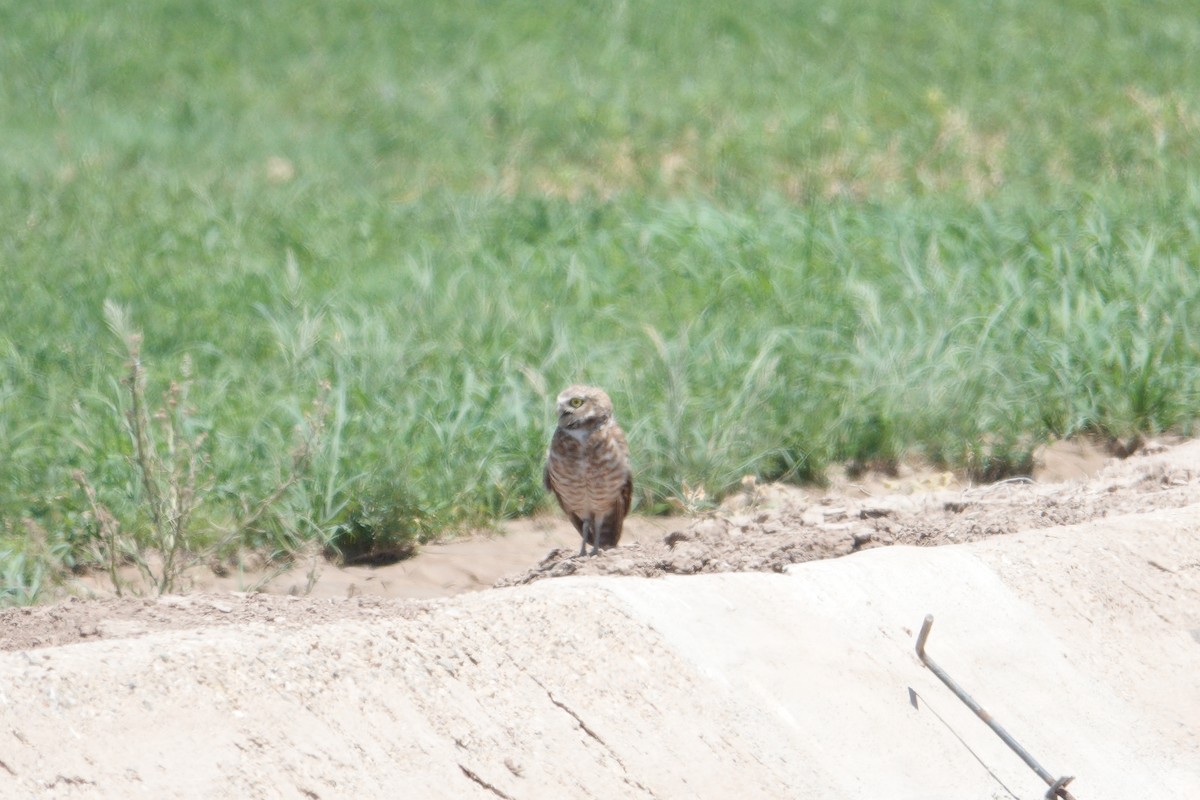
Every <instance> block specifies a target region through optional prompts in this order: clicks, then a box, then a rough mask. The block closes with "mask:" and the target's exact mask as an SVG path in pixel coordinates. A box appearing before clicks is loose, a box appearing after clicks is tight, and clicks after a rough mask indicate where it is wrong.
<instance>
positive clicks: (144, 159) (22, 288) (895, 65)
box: [0, 0, 1200, 602]
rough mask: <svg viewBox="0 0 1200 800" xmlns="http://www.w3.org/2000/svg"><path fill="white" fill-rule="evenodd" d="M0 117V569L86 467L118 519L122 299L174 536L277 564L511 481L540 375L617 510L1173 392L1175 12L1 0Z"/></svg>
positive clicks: (526, 451)
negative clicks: (625, 463)
mask: <svg viewBox="0 0 1200 800" xmlns="http://www.w3.org/2000/svg"><path fill="white" fill-rule="evenodd" d="M0 134H2V136H0V141H2V144H0V210H2V211H3V217H4V225H3V226H2V227H0V274H2V275H3V282H2V284H0V320H2V322H0V581H2V582H3V586H0V589H2V591H0V602H28V601H32V600H34V599H36V598H37V597H38V596H39V594H43V593H45V591H46V590H47V589H48V588H49V587H50V586H51V585H52V584H53V581H54V576H55V575H57V574H61V573H62V571H63V570H65V569H68V568H71V567H75V566H78V565H81V564H84V563H87V562H89V561H90V560H94V559H95V558H96V554H97V552H98V550H97V547H98V546H99V545H98V541H100V540H101V539H102V538H103V536H102V528H103V526H102V525H101V524H100V519H99V518H98V515H97V511H96V507H95V506H94V505H93V504H92V503H91V502H90V501H89V500H88V498H87V496H86V491H85V489H84V488H82V487H81V484H80V482H79V481H78V480H77V479H76V478H75V477H73V476H74V474H75V473H76V472H77V471H78V472H80V473H82V475H83V477H84V478H85V480H86V483H87V484H88V485H89V486H91V487H93V488H94V491H95V493H96V498H97V502H98V503H100V504H101V505H102V506H103V507H104V508H106V509H110V510H111V512H112V514H113V516H114V517H115V519H116V520H117V521H118V524H119V525H120V527H121V530H122V531H123V532H124V533H123V535H125V536H127V537H128V540H129V541H132V542H141V543H143V544H144V543H145V542H146V541H148V539H147V537H149V536H150V530H151V529H152V528H153V523H154V520H153V519H152V518H151V517H153V513H152V512H151V511H150V510H148V508H149V507H148V504H147V492H148V491H149V490H148V489H147V486H146V483H145V481H144V480H140V479H139V473H138V472H137V470H136V469H135V467H134V466H133V465H134V464H135V463H136V462H137V455H136V448H135V446H134V443H133V441H132V440H131V436H130V434H129V432H128V431H127V430H126V425H125V413H126V411H127V410H128V408H129V405H130V402H131V400H130V397H131V395H130V392H129V389H128V387H127V386H124V385H123V384H122V379H123V378H124V377H125V376H126V375H127V374H128V372H129V367H128V365H127V362H128V360H129V359H128V354H127V352H126V347H125V344H124V343H123V338H122V336H124V337H125V338H128V336H129V335H130V334H131V333H132V330H133V329H137V330H139V331H141V333H142V346H141V359H142V366H143V368H144V370H145V375H146V396H147V399H148V401H150V402H152V403H153V404H154V406H155V407H157V406H158V405H161V400H160V398H161V397H162V396H163V393H164V392H165V391H167V388H168V386H169V385H170V383H171V382H172V381H176V382H186V383H188V384H189V385H188V397H187V399H186V402H184V401H181V402H180V404H179V405H178V406H175V407H169V408H168V409H167V412H168V413H167V414H166V416H167V417H169V418H170V419H172V420H174V423H175V424H174V425H171V426H163V425H162V422H161V420H159V421H155V422H154V423H153V425H154V426H156V428H155V430H157V431H158V434H157V435H158V436H159V445H158V447H159V451H160V452H161V453H163V454H164V455H163V456H162V458H163V459H165V461H166V462H167V463H172V462H171V458H172V457H171V456H170V454H169V453H168V450H169V447H170V443H169V442H168V441H167V440H166V438H165V437H166V435H167V433H168V429H169V430H170V431H171V432H175V433H178V434H179V435H180V436H184V437H186V438H187V439H188V440H189V441H190V440H191V437H194V436H198V435H201V434H203V436H204V438H203V441H202V442H199V443H197V444H196V455H195V458H196V459H197V463H198V464H199V467H198V472H199V476H198V478H197V479H196V480H195V482H194V488H195V491H196V493H197V495H198V500H197V502H196V504H195V510H194V513H192V514H191V515H190V516H189V518H188V521H187V525H186V530H187V532H188V536H189V537H191V538H189V546H191V544H192V543H196V544H200V545H205V546H215V544H219V545H220V546H221V547H227V546H229V547H236V546H242V545H249V546H254V547H261V548H266V549H267V550H269V551H271V552H275V553H278V554H285V553H286V552H288V551H289V550H290V549H291V548H293V547H295V546H296V544H297V543H298V542H301V541H303V540H306V539H311V538H316V539H318V540H320V541H329V540H331V539H332V540H334V541H335V543H340V544H342V545H343V546H355V545H353V542H352V540H354V539H355V537H358V538H365V539H366V540H368V541H369V542H376V543H378V542H385V543H386V542H397V541H398V542H406V541H410V540H421V539H423V538H427V537H428V536H430V535H433V534H436V533H438V532H441V531H445V530H451V529H456V528H462V527H464V526H468V525H474V524H480V523H486V522H487V521H489V520H494V519H497V518H502V517H507V516H512V515H520V514H526V513H529V512H532V511H534V510H535V509H537V508H539V507H542V506H544V505H545V504H546V502H547V500H546V498H545V496H544V493H543V492H542V490H541V486H540V479H541V463H542V456H543V452H544V447H545V442H546V441H547V439H548V436H549V432H550V428H551V426H552V424H553V420H552V417H551V408H552V404H553V397H554V395H555V394H556V392H557V391H558V389H560V388H561V387H562V386H564V385H566V384H567V383H570V382H574V381H586V382H591V383H596V384H599V385H602V386H604V387H606V388H607V389H608V390H609V392H610V394H612V395H613V398H614V401H615V402H616V404H617V407H618V416H619V418H620V419H621V421H622V422H623V424H624V425H625V427H626V429H627V431H628V433H629V439H630V443H631V447H632V450H633V453H634V457H635V461H636V469H637V486H638V492H637V497H638V502H639V504H640V507H641V508H642V509H643V510H649V511H654V510H658V509H662V508H665V507H666V503H667V501H669V499H670V498H672V497H679V496H681V494H682V493H684V492H685V491H688V492H692V491H694V490H695V489H696V487H704V488H705V490H706V492H707V494H708V496H709V497H710V498H715V497H719V496H720V494H721V492H722V491H724V490H726V489H728V488H729V487H730V486H732V485H734V484H736V482H737V481H738V480H739V479H740V478H741V476H743V475H745V474H747V473H755V474H757V475H759V476H761V477H763V478H768V479H778V478H783V479H791V480H812V479H820V477H821V475H822V473H823V470H824V469H825V468H826V467H827V466H828V465H830V464H832V463H839V462H846V461H851V462H858V463H883V464H886V463H889V462H891V461H894V460H895V459H897V458H899V457H903V456H905V455H911V456H915V457H921V458H924V459H928V460H930V461H932V462H934V463H938V464H945V465H946V466H948V467H950V468H955V469H963V470H966V471H968V472H970V473H971V474H973V475H975V476H977V477H997V476H1003V475H1006V474H1012V473H1013V472H1019V471H1020V470H1021V469H1023V468H1025V467H1026V466H1027V464H1028V461H1029V454H1030V452H1031V450H1032V448H1033V447H1034V446H1035V445H1036V444H1037V443H1038V442H1040V441H1043V440H1045V439H1046V438H1047V437H1060V436H1070V435H1074V434H1080V433H1088V434H1093V435H1099V436H1105V437H1113V438H1121V437H1130V436H1134V435H1137V434H1146V433H1154V432H1159V431H1164V430H1171V431H1178V432H1182V433H1187V432H1189V431H1191V430H1192V426H1193V425H1194V421H1195V419H1196V418H1197V416H1198V414H1197V412H1198V409H1200V302H1197V298H1200V17H1198V16H1197V15H1196V14H1195V8H1194V5H1193V4H1192V3H1190V2H1185V1H1184V0H1151V1H1150V2H1133V1H1132V0H1127V1H1126V2H1117V1H1116V0H1111V1H1109V2H1105V1H1104V0H1071V1H1070V2H1060V3H1019V2H1012V1H1008V2H1005V1H1003V0H997V1H996V2H984V3H978V2H968V1H967V0H920V1H919V2H915V3H910V4H906V5H904V6H903V10H901V7H899V6H896V5H895V4H893V3H889V2H884V1H883V0H866V2H859V3H848V2H832V1H828V0H827V1H826V2H807V1H806V0H798V1H793V2H787V3H784V2H771V1H769V0H752V2H749V3H743V4H741V5H739V6H738V8H737V10H736V13H734V12H731V11H728V10H726V4H722V3H716V2H708V1H700V2H693V3H678V2H668V1H667V0H648V1H647V2H643V3H626V2H615V3H610V2H563V3H529V2H517V0H501V1H500V2H487V3H484V2H451V3H444V4H428V3H384V2H378V0H375V1H372V2H369V1H368V0H347V1H346V2H336V3H307V2H306V3H301V2H291V3H289V2H272V0H267V2H264V3H261V4H253V5H247V4H244V3H240V2H235V0H187V2H182V1H181V0H164V2H161V3H154V4H135V3H121V2H114V1H110V2H90V3H85V2H80V1H79V0H69V1H68V2H63V3H55V4H51V5H44V4H36V3H19V2H15V0H0ZM106 303H107V304H108V306H109V313H108V314H107V316H106V312H105V308H106ZM122 311H123V312H124V317H125V318H124V319H122ZM122 326H124V327H122ZM314 398H318V399H319V402H318V405H319V407H320V409H322V411H323V413H322V414H317V415H315V416H314V412H313V408H314V406H313V405H312V404H313V400H314ZM306 413H307V414H308V417H307V420H308V421H306V416H305V415H306ZM317 417H319V420H318V419H317ZM313 420H317V421H315V422H314V421H313ZM297 426H299V428H300V429H301V431H302V432H303V431H310V430H317V429H319V430H320V432H321V435H320V436H319V437H316V436H314V437H313V438H312V442H313V447H314V449H313V451H312V452H311V453H310V454H309V455H308V457H307V458H305V459H301V460H298V459H297V458H296V452H297V445H296V436H297V434H296V433H295V429H296V428H297ZM177 455H178V451H177ZM300 461H303V463H300ZM297 465H299V468H298V467H297ZM289 476H294V477H295V480H291V479H290V478H289ZM177 477H178V476H177ZM165 480H166V483H168V484H169V483H171V480H170V479H165ZM276 489H279V490H280V491H278V492H276V491H275V490H276ZM264 498H269V499H270V500H271V502H270V503H269V504H268V505H266V506H262V507H261V508H260V506H259V505H257V504H258V503H259V502H260V499H264ZM259 511H261V512H262V513H257V512H259Z"/></svg>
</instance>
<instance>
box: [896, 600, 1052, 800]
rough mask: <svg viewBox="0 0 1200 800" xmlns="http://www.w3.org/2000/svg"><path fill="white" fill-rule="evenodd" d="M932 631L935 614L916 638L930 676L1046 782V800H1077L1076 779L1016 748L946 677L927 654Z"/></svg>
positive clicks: (1018, 746)
mask: <svg viewBox="0 0 1200 800" xmlns="http://www.w3.org/2000/svg"><path fill="white" fill-rule="evenodd" d="M932 627H933V614H928V615H926V617H925V622H923V623H922V624H921V633H920V634H919V635H918V636H917V657H918V658H920V659H921V663H922V664H924V665H925V666H927V667H929V670H930V672H932V673H933V674H934V675H937V676H938V679H939V680H940V681H941V682H942V683H944V684H946V686H947V687H949V689H950V691H952V692H954V694H955V695H957V696H958V699H959V700H962V701H963V703H965V704H966V706H967V708H969V709H971V710H972V711H974V712H975V716H977V717H979V718H980V719H981V720H983V721H984V722H986V723H987V725H988V727H989V728H991V729H992V730H993V731H995V733H996V735H997V736H999V737H1000V738H1001V739H1002V740H1003V741H1004V743H1005V744H1006V745H1008V746H1009V747H1010V748H1011V749H1012V751H1013V752H1014V753H1016V754H1017V755H1019V756H1020V757H1021V760H1022V761H1024V762H1025V763H1026V764H1028V765H1029V768H1030V769H1032V770H1033V771H1034V772H1036V773H1037V774H1038V777H1039V778H1041V779H1042V780H1044V781H1045V782H1046V785H1047V786H1049V787H1050V788H1049V789H1047V790H1046V794H1045V797H1046V798H1047V800H1052V798H1055V797H1061V798H1063V800H1075V798H1074V797H1073V796H1072V795H1071V793H1070V792H1069V791H1067V784H1068V783H1070V782H1071V781H1073V780H1075V778H1074V777H1063V778H1055V777H1054V776H1053V775H1051V774H1050V773H1049V772H1047V771H1046V770H1045V768H1044V767H1042V765H1041V764H1039V763H1038V762H1037V760H1036V759H1035V758H1034V757H1033V756H1031V755H1029V751H1027V750H1026V749H1025V748H1024V747H1021V745H1019V744H1017V741H1016V739H1014V738H1012V736H1011V735H1010V734H1009V732H1008V731H1006V730H1004V727H1003V726H1002V725H1001V724H1000V723H999V722H996V720H994V719H992V715H991V714H989V713H988V712H986V711H984V710H983V706H981V705H979V703H976V702H975V698H973V697H971V695H969V694H967V693H966V692H965V691H963V688H962V687H961V686H959V685H958V684H957V683H955V682H954V679H953V678H951V677H950V676H949V675H947V674H946V671H945V670H944V669H942V668H941V667H939V666H938V665H937V664H936V663H935V662H934V660H933V659H932V658H930V657H929V656H928V655H926V653H925V641H926V640H927V639H928V638H929V629H930V628H932Z"/></svg>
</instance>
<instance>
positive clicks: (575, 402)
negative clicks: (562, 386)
mask: <svg viewBox="0 0 1200 800" xmlns="http://www.w3.org/2000/svg"><path fill="white" fill-rule="evenodd" d="M568 405H569V406H571V408H579V407H580V406H581V405H583V398H582V397H572V398H571V402H570V403H568Z"/></svg>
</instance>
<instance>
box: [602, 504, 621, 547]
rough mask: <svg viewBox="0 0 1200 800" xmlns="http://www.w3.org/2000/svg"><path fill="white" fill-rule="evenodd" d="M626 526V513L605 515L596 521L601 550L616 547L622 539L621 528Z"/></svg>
mask: <svg viewBox="0 0 1200 800" xmlns="http://www.w3.org/2000/svg"><path fill="white" fill-rule="evenodd" d="M623 527H625V515H624V514H618V513H613V514H609V515H608V516H607V517H603V518H602V519H600V520H598V521H597V523H596V533H597V534H598V535H597V537H596V538H597V540H598V541H599V544H600V549H601V550H607V549H608V548H610V547H616V546H617V542H619V541H621V529H622V528H623Z"/></svg>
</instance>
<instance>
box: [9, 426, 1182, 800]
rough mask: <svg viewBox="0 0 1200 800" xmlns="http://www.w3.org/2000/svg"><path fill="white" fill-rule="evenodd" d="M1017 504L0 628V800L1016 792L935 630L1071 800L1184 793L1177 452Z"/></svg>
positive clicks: (855, 500) (816, 505)
mask: <svg viewBox="0 0 1200 800" xmlns="http://www.w3.org/2000/svg"><path fill="white" fill-rule="evenodd" d="M1038 478H1039V479H1038V480H1036V481H1026V482H1007V483H1004V484H998V485H993V486H981V487H972V486H963V485H960V484H958V483H957V482H956V481H955V479H954V478H953V476H950V475H943V474H936V473H930V472H913V473H907V474H904V475H901V476H899V477H896V478H888V477H881V476H874V477H868V478H865V479H860V480H856V481H851V480H849V479H847V478H841V479H838V480H835V481H834V484H833V486H831V487H830V488H829V489H828V490H825V491H821V492H814V491H800V490H794V489H787V488H782V487H775V486H766V487H759V486H755V485H752V484H751V485H747V486H746V489H745V491H744V492H743V493H742V495H740V496H738V497H734V498H731V499H730V500H729V501H728V502H727V503H726V504H725V506H724V507H723V508H721V509H719V510H717V511H713V512H710V513H706V514H703V515H701V516H698V517H695V518H691V519H653V520H635V521H634V522H633V524H632V525H631V530H630V534H629V537H628V543H627V544H624V545H623V546H622V547H620V548H618V549H616V550H614V551H610V552H607V553H604V554H602V555H600V556H597V557H594V558H583V559H581V558H577V557H574V553H575V552H576V546H577V545H576V541H575V538H574V536H575V535H574V533H573V531H571V530H570V528H569V526H567V525H565V524H564V523H563V522H562V521H561V520H559V519H557V518H553V517H549V518H545V519H539V520H532V521H524V522H521V523H519V524H517V525H514V526H512V528H511V529H510V532H509V533H508V535H507V536H480V537H475V538H472V539H469V540H463V541H456V542H450V543H445V544H442V545H437V546H433V547H430V548H428V549H427V550H426V551H425V552H424V553H423V554H422V555H421V556H419V557H418V558H416V559H412V560H411V561H409V562H405V563H403V564H400V565H395V566H393V567H389V568H385V569H378V570H369V569H365V568H364V569H349V570H339V569H335V568H333V567H331V566H328V565H322V564H320V563H317V562H314V564H313V565H309V567H307V568H306V567H303V566H301V567H299V568H297V569H296V570H295V571H293V572H292V573H290V574H284V575H279V576H275V578H274V580H272V581H271V582H269V583H268V584H267V586H268V588H269V589H271V590H272V591H273V592H275V593H246V592H236V591H229V590H228V589H229V586H230V585H229V584H224V585H222V584H220V583H219V582H215V581H214V582H213V583H210V584H208V585H205V584H204V581H206V580H208V578H206V577H204V576H199V577H197V583H198V584H200V588H202V589H204V591H201V592H197V593H194V594H189V595H187V596H172V597H164V598H158V599H149V598H128V597H126V598H116V597H103V596H97V597H94V598H91V599H80V598H73V599H69V600H66V601H64V602H62V603H59V604H56V605H53V606H45V607H37V608H23V609H7V610H3V611H0V651H8V652H0V718H2V719H3V723H4V724H3V725H0V796H2V797H10V796H11V797H39V796H45V797H111V796H123V797H235V796H236V797H310V798H312V797H322V798H329V797H348V796H357V797H374V796H383V795H390V794H394V793H399V794H400V795H402V796H414V797H418V796H419V797H483V798H495V797H510V798H517V797H521V798H525V797H589V796H590V797H660V798H665V797H683V796H688V797H726V796H734V795H738V796H745V797H784V796H808V797H818V798H824V797H828V798H833V797H838V798H845V797H861V798H869V797H884V796H888V797H912V798H917V797H922V798H938V797H946V798H949V797H956V798H961V797H985V798H986V797H994V798H1001V797H1028V796H1038V795H1039V794H1040V792H1041V791H1044V786H1043V787H1041V788H1039V784H1038V782H1037V779H1036V777H1035V776H1032V773H1030V772H1029V771H1028V770H1027V769H1026V768H1025V767H1024V766H1023V765H1021V764H1020V763H1019V762H1016V765H1015V766H1014V765H1013V757H1012V755H1011V753H1006V751H1004V750H1003V748H1002V747H1001V746H998V742H997V741H995V740H994V738H995V737H993V736H992V735H991V734H990V732H987V731H986V730H984V731H983V732H982V733H980V732H979V731H978V730H977V728H979V727H981V726H979V725H978V721H977V720H973V719H972V718H971V717H970V715H969V712H966V710H965V709H963V708H961V706H959V705H958V704H957V701H953V700H952V699H948V698H949V695H947V694H946V691H945V689H944V688H942V687H940V684H937V683H936V682H935V681H933V680H932V678H931V677H930V675H929V673H928V672H927V671H926V670H923V669H922V668H921V667H920V665H919V663H918V662H916V660H915V658H914V656H913V653H912V637H913V634H914V629H915V628H916V627H917V626H918V625H919V621H920V619H921V617H922V616H923V614H924V613H926V612H927V611H935V612H936V613H937V615H938V619H939V622H938V627H937V628H936V631H937V632H936V633H935V635H934V641H935V643H934V644H933V645H931V649H932V650H933V651H934V652H935V653H937V654H938V658H939V660H941V654H942V653H948V654H949V656H950V658H949V659H948V661H950V662H951V663H953V665H954V670H955V671H956V677H959V678H960V680H963V681H964V682H968V683H969V684H970V685H971V686H973V687H983V688H984V689H986V690H988V697H989V698H992V699H993V700H995V702H996V706H995V707H994V708H993V707H992V706H991V705H989V708H990V709H991V710H994V711H996V712H997V713H998V715H999V716H1001V717H1002V718H1003V719H1004V720H1005V722H1006V723H1007V724H1008V726H1009V727H1010V730H1014V732H1015V731H1018V730H1019V731H1020V732H1021V734H1022V736H1023V737H1025V738H1023V743H1024V744H1026V746H1028V747H1030V748H1031V749H1033V750H1035V752H1038V753H1042V754H1045V755H1043V757H1047V758H1048V757H1053V758H1054V762H1055V764H1056V765H1058V764H1065V765H1066V766H1064V767H1063V769H1067V768H1069V769H1071V770H1074V771H1077V772H1078V774H1079V775H1080V778H1079V781H1080V783H1079V784H1077V789H1076V791H1077V796H1079V797H1080V798H1081V800H1083V798H1085V797H1092V798H1097V797H1111V798H1114V800H1116V798H1122V797H1132V796H1179V797H1183V796H1200V724H1197V720H1200V685H1198V684H1197V683H1196V682H1195V681H1194V680H1193V679H1192V677H1191V676H1194V675H1195V674H1196V671H1197V667H1200V505H1197V504H1200V442H1185V443H1162V444H1156V445H1152V446H1150V447H1148V448H1146V449H1145V450H1143V451H1142V452H1139V453H1138V454H1136V455H1134V456H1133V457H1130V458H1128V459H1125V460H1120V461H1118V460H1109V459H1105V458H1104V457H1103V456H1102V455H1100V454H1099V453H1098V452H1096V451H1095V450H1094V449H1091V448H1086V447H1080V446H1070V447H1060V448H1057V449H1054V450H1052V451H1049V452H1048V453H1046V454H1045V455H1044V458H1043V466H1042V468H1041V470H1040V471H1039V473H1038ZM1054 478H1070V479H1068V480H1058V481H1055V480H1053V479H1054ZM1064 526H1066V527H1064ZM893 545H900V546H893ZM904 545H916V546H915V547H913V546H904ZM926 545H953V546H950V547H938V548H928V547H925V546H926ZM863 551H871V552H863ZM840 556H850V557H849V558H837V557H840ZM807 562H812V563H807ZM314 566H315V567H316V571H318V572H319V573H320V574H319V575H318V576H317V580H316V582H315V584H312V588H313V592H312V594H311V595H309V596H301V595H299V594H295V593H294V592H296V591H298V590H299V589H301V588H308V587H309V585H310V584H309V578H308V576H309V573H311V572H313V567H314ZM702 573H706V574H702ZM732 573H740V574H732ZM682 575H688V576H693V577H686V578H685V577H677V576H682ZM648 577H651V578H655V579H653V580H647V579H646V578H648ZM547 578H564V579H563V580H545V579H547ZM493 583H498V584H499V585H500V586H501V587H508V588H501V589H496V590H486V589H484V588H483V587H487V586H490V585H491V584H493ZM85 588H86V587H81V591H82V590H83V589H85ZM471 590H475V591H471ZM463 592H467V593H466V594H462V593H463ZM451 594H458V595H460V596H456V597H444V596H440V595H451ZM1031 656H1032V657H1031ZM903 689H907V690H908V691H904V692H903V694H904V700H903V702H897V699H896V698H897V697H898V696H899V695H898V693H900V692H901V690H903ZM909 691H911V695H910V694H909ZM964 715H965V716H964ZM1051 718H1053V719H1054V724H1053V725H1047V724H1046V721H1047V720H1048V719H1051ZM1054 768H1055V767H1051V769H1054ZM1031 778H1032V782H1031V780H1030V779H1031ZM1084 788H1086V789H1087V790H1088V791H1087V792H1084V791H1083V789H1084Z"/></svg>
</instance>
